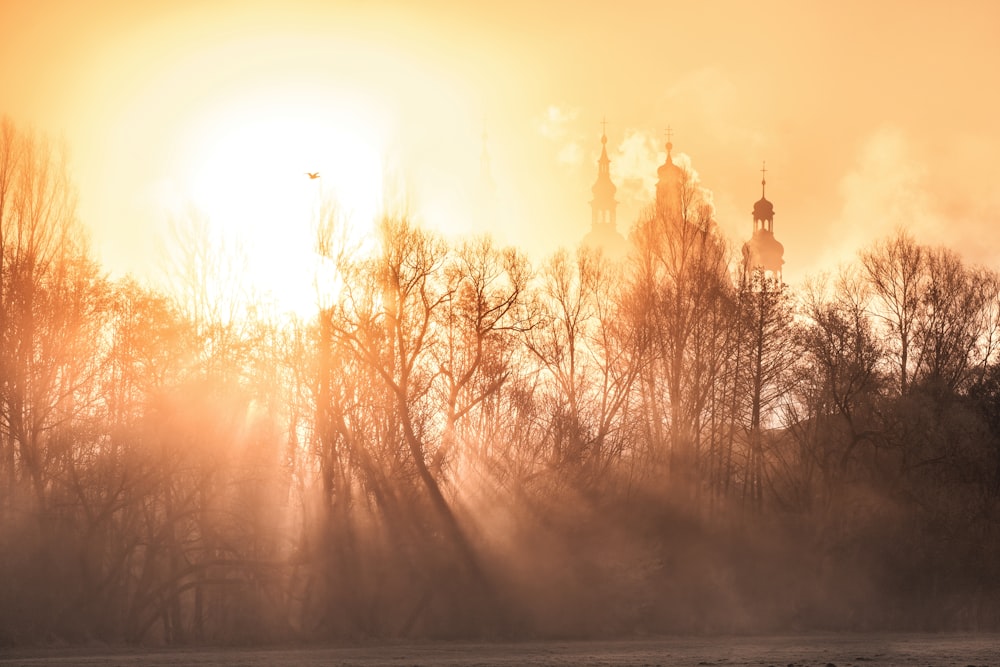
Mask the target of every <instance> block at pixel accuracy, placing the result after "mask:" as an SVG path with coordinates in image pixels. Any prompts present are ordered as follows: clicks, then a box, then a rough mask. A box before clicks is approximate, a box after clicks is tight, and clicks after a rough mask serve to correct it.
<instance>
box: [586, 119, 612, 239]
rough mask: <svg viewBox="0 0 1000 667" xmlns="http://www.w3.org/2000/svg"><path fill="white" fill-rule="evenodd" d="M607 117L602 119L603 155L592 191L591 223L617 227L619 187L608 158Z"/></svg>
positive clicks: (599, 160) (598, 164) (598, 163)
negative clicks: (617, 195) (616, 214)
mask: <svg viewBox="0 0 1000 667" xmlns="http://www.w3.org/2000/svg"><path fill="white" fill-rule="evenodd" d="M607 126H608V121H607V119H603V120H601V127H602V129H601V157H600V158H598V160H597V180H596V181H594V186H593V187H592V188H590V191H591V192H592V193H593V194H594V198H593V199H592V200H591V201H590V209H591V225H593V226H595V227H596V226H597V225H609V226H610V227H611V228H612V229H614V227H615V211H616V209H617V207H618V202H617V201H615V193H616V192H617V191H618V188H617V187H615V184H614V183H612V182H611V160H610V159H609V158H608V134H607Z"/></svg>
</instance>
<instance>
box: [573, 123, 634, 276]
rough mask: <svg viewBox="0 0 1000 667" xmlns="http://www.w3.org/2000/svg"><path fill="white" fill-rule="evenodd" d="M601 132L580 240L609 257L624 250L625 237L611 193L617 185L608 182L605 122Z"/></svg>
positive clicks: (609, 171) (625, 248) (608, 164)
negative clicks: (587, 228) (586, 226)
mask: <svg viewBox="0 0 1000 667" xmlns="http://www.w3.org/2000/svg"><path fill="white" fill-rule="evenodd" d="M601 124H602V125H603V126H604V127H603V128H602V132H601V157H600V158H599V159H598V160H597V180H596V181H594V185H593V187H591V188H590V191H591V193H592V194H593V195H594V198H593V199H591V200H590V232H588V233H587V235H586V236H585V237H584V238H583V244H584V245H587V246H591V247H596V248H600V249H602V250H603V251H604V253H605V254H606V255H608V256H609V257H611V258H612V259H619V258H621V257H623V256H624V255H625V254H626V253H627V252H628V241H626V240H625V237H624V236H622V235H621V234H619V233H618V229H617V220H616V215H615V214H616V210H617V208H618V202H617V201H616V200H615V193H616V192H617V191H618V188H617V187H615V184H614V183H612V182H611V160H610V159H609V158H608V135H607V122H606V121H601Z"/></svg>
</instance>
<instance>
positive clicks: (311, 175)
mask: <svg viewBox="0 0 1000 667" xmlns="http://www.w3.org/2000/svg"><path fill="white" fill-rule="evenodd" d="M306 176H308V177H309V179H310V180H313V179H316V178H319V172H318V171H307V172H306Z"/></svg>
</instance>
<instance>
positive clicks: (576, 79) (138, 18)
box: [0, 0, 1000, 282]
mask: <svg viewBox="0 0 1000 667" xmlns="http://www.w3.org/2000/svg"><path fill="white" fill-rule="evenodd" d="M998 26H1000V3H996V2H981V3H973V2H948V3H944V2H931V3H921V2H913V1H905V2H856V3H855V2H838V3H832V2H776V3H775V2H683V3H675V2H664V1H662V0H661V1H656V2H648V3H644V2H627V1H626V2H617V3H590V2H579V1H575V2H512V1H504V2H487V1H485V0H484V1H479V2H458V1H456V2H421V1H417V0H410V1H406V2H398V3H386V2H372V3H369V2H365V3H361V2H339V3H338V2H329V1H322V2H292V1H285V2H280V3H278V2H270V3H264V2H225V3H210V2H192V3H184V2H176V1H173V2H158V1H154V0H146V1H143V2H131V1H127V2H103V1H102V2H98V1H87V0H80V1H72V2H70V1H67V2H54V1H39V2H14V1H11V0H0V113H6V114H9V115H10V116H12V117H13V119H14V120H15V121H16V122H18V124H25V125H26V124H32V125H34V126H35V127H36V128H38V129H40V130H44V131H45V132H47V133H49V134H51V135H54V136H56V137H64V138H65V140H66V142H67V144H68V146H69V148H70V153H71V160H72V165H73V170H74V173H75V176H76V182H77V184H78V186H79V189H80V203H81V208H80V210H81V215H82V217H83V219H84V221H85V222H86V224H87V225H88V226H89V227H90V229H91V230H92V232H93V242H94V249H95V251H96V252H97V253H98V256H99V257H100V258H101V259H102V261H103V262H104V263H105V265H106V266H107V267H108V269H109V270H111V271H113V272H115V273H120V272H124V271H133V272H136V273H138V274H140V275H141V274H143V273H144V272H148V271H149V267H150V266H151V265H152V264H154V263H155V254H156V239H157V238H159V236H160V235H162V227H163V222H162V221H163V218H164V209H165V208H166V207H169V206H170V205H172V202H176V201H179V200H183V199H185V198H191V199H197V198H198V197H199V196H202V197H216V198H217V202H216V203H218V201H223V202H224V201H237V200H240V199H242V200H243V202H244V203H243V205H242V206H243V208H242V209H239V212H238V214H234V215H237V217H239V218H240V219H242V220H245V221H246V225H247V226H248V227H249V228H252V230H253V234H255V235H257V236H258V237H266V236H267V235H269V234H271V233H272V231H274V230H281V231H279V232H277V233H276V238H280V239H284V242H283V245H282V244H278V243H276V244H275V246H274V252H275V253H279V254H280V253H285V254H291V255H294V253H295V252H296V251H295V249H294V248H295V246H296V244H297V243H299V242H301V243H306V240H304V239H305V236H304V235H303V234H300V233H293V232H292V231H290V226H294V224H295V223H294V222H293V219H294V218H295V214H294V211H296V210H299V209H301V208H302V207H304V206H305V207H308V206H309V205H310V204H309V203H310V202H311V201H313V199H314V198H315V192H316V191H315V190H310V189H309V188H310V187H312V186H311V185H310V183H309V181H308V179H306V177H305V176H304V175H303V173H304V172H305V171H312V170H316V169H320V170H322V171H323V172H324V174H325V180H324V182H323V183H324V184H323V187H325V188H331V189H339V190H340V191H342V192H347V191H350V192H352V193H354V194H353V195H345V196H344V199H345V200H347V201H348V202H349V203H350V204H351V206H352V208H353V209H355V211H356V212H357V211H361V212H362V213H363V212H364V211H365V210H366V209H365V206H366V204H365V202H366V201H368V200H370V199H371V198H373V197H375V196H377V193H378V188H379V187H380V183H377V182H376V181H378V176H377V174H378V173H380V172H381V171H384V170H388V171H390V172H392V173H395V174H398V176H399V178H400V180H401V181H404V182H405V183H406V184H407V192H408V193H409V195H410V196H411V198H412V202H413V207H414V209H415V210H416V211H417V213H418V215H419V216H420V217H421V218H422V219H424V220H426V221H427V222H428V223H429V224H433V225H437V226H439V227H441V228H442V229H444V230H445V231H447V232H449V233H465V232H469V233H476V232H480V231H492V232H493V233H494V234H496V235H497V236H499V237H500V238H501V239H502V240H504V241H507V242H515V243H518V244H520V245H522V246H524V247H527V248H529V249H530V250H532V251H533V252H534V253H536V255H539V254H542V253H546V252H549V251H550V250H553V249H554V248H556V247H557V246H559V245H575V244H576V243H577V242H578V241H579V240H580V239H581V238H582V237H583V235H584V234H585V233H586V232H587V231H588V229H589V224H590V211H589V206H588V201H589V199H590V186H591V184H592V183H593V181H594V178H595V176H596V159H597V156H598V154H599V151H600V142H599V138H600V131H601V126H600V120H601V118H602V116H607V119H608V127H607V132H608V137H609V142H608V147H609V149H612V150H610V151H609V152H610V156H611V160H612V164H611V171H612V178H613V180H614V181H615V182H616V184H617V185H618V187H619V197H618V198H619V201H620V202H621V206H620V207H619V218H618V219H619V228H620V229H621V230H622V231H623V232H624V231H627V227H628V225H629V224H630V223H631V222H632V221H633V220H634V218H635V215H636V213H637V212H638V210H639V207H640V206H641V205H642V204H643V203H645V202H646V201H648V200H649V198H650V197H651V188H652V185H653V182H654V179H655V173H656V171H655V170H656V166H657V165H658V164H659V163H661V162H662V161H663V141H664V139H663V136H664V129H665V128H666V126H667V125H668V124H669V125H670V126H672V127H673V128H674V132H675V134H674V144H675V151H678V152H682V153H684V154H686V155H688V156H690V158H691V160H692V163H693V165H694V167H695V169H696V170H697V171H698V173H699V174H700V177H701V180H702V183H703V184H704V185H705V186H707V187H708V188H710V189H711V190H712V191H713V192H714V196H715V204H716V209H717V217H718V220H719V223H720V224H721V226H722V227H723V229H725V230H726V231H727V232H728V233H729V235H730V236H731V237H732V238H733V239H734V240H735V241H739V242H742V241H743V240H744V239H745V238H746V237H747V236H749V232H750V229H751V221H750V210H751V208H752V205H753V202H754V201H755V200H756V199H757V198H759V196H760V184H759V182H760V173H759V169H760V164H761V161H762V160H766V161H767V167H768V174H767V177H768V198H769V199H771V200H772V201H773V202H774V204H775V210H776V217H775V233H776V236H777V237H778V239H779V240H781V241H782V242H783V243H784V245H785V248H786V252H785V260H786V271H785V276H786V279H789V280H791V281H793V282H794V281H796V280H798V279H800V278H802V277H804V276H805V275H807V274H809V273H811V272H813V271H815V270H817V269H820V268H826V267H828V266H830V265H831V264H832V263H833V262H835V261H836V260H839V259H841V258H845V257H847V256H849V255H850V254H852V253H853V252H854V251H855V250H856V249H857V248H858V247H859V246H860V245H861V244H863V243H865V242H867V241H868V240H870V239H872V238H875V237H877V236H880V235H882V234H885V233H888V232H889V231H891V230H892V229H893V228H894V227H895V226H897V225H900V224H906V225H910V226H911V227H912V228H913V230H914V231H915V233H916V234H917V236H918V238H919V239H921V240H923V241H927V242H932V243H937V242H945V243H948V244H949V245H951V246H953V247H955V248H956V249H958V250H960V251H961V252H962V253H963V254H965V256H966V257H968V258H969V259H970V260H973V261H981V262H989V263H991V264H992V265H993V266H994V267H997V268H1000V235H998V234H997V232H996V231H995V230H996V227H997V223H998V222H1000V188H997V187H996V186H995V184H994V181H995V180H996V178H997V175H998V174H997V171H998V170H997V169H996V167H995V165H996V162H997V155H998V153H1000V85H998V72H1000V39H998ZM484 118H485V123H486V126H487V128H488V132H489V139H488V146H489V152H490V156H491V161H492V168H493V174H494V178H495V181H496V192H497V202H498V203H497V210H496V215H495V216H494V218H493V222H490V220H489V218H490V216H486V215H483V214H482V213H481V211H480V210H479V209H480V207H479V205H478V201H479V200H478V198H477V196H476V192H477V186H478V181H479V168H480V152H481V133H482V130H483V124H484ZM257 142H259V143H257ZM220 156H223V157H220ZM224 156H231V157H232V158H233V160H234V162H232V163H225V164H223V163H220V162H219V161H220V160H223V162H225V160H224ZM213 161H214V162H213ZM213 164H214V165H215V166H213ZM233 164H236V165H237V166H238V168H236V167H233ZM213 169H214V171H213ZM220 174H221V175H220ZM223 175H224V176H223ZM299 179H301V180H299ZM352 179H353V180H352ZM216 184H217V187H216ZM206 188H207V189H208V190H209V191H210V192H211V194H210V195H204V194H202V195H199V194H198V192H199V189H201V191H205V189H206ZM263 193H271V195H270V196H271V197H272V199H270V200H268V199H267V196H265V194H263ZM275 193H278V194H280V197H281V199H279V201H284V200H285V199H287V200H288V208H287V212H286V211H285V210H284V209H283V208H282V206H280V205H278V204H275V203H274V202H275V200H274V199H273V197H275V196H277V195H276V194H275ZM372 193H374V194H372ZM352 197H353V198H352ZM255 216H256V217H255ZM272 219H273V222H272ZM229 224H239V223H232V222H231V223H229ZM488 228H489V229H488ZM297 234H298V235H297ZM297 239H302V240H301V241H300V240H297Z"/></svg>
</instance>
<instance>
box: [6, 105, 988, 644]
mask: <svg viewBox="0 0 1000 667" xmlns="http://www.w3.org/2000/svg"><path fill="white" fill-rule="evenodd" d="M632 136H633V139H632V140H630V141H628V142H626V144H634V145H635V146H636V150H638V151H639V153H640V157H637V158H636V160H635V162H634V165H641V164H642V159H641V152H642V151H644V150H646V147H647V146H648V141H647V140H646V139H644V138H642V137H641V136H639V135H632ZM887 141H889V145H890V148H891V147H892V146H893V145H894V144H892V141H891V138H890V140H887ZM60 151H61V149H60V147H59V145H58V144H55V143H52V142H49V141H48V140H47V139H46V138H45V137H44V136H42V135H40V134H38V133H35V132H33V131H30V130H26V129H23V128H19V127H18V126H16V125H15V124H14V123H13V122H12V121H10V120H4V121H3V123H2V125H0V232H2V237H0V245H2V260H3V264H2V267H0V268H2V271H0V336H2V340H3V345H2V347H0V571H2V572H3V576H2V578H0V646H8V647H9V646H37V645H48V644H52V643H70V644H88V643H93V642H100V643H105V644H141V645H161V644H162V645H186V644H205V643H214V644H227V645H228V644H255V645H256V644H261V643H282V644H289V643H295V642H324V641H358V640H368V639H376V640H385V639H393V640H398V639H455V638H463V639H495V640H523V639H555V638H558V639H568V638H573V639H610V638H642V637H661V636H667V635H679V634H685V635H688V634H693V635H722V634H725V635H734V634H735V635H745V634H782V633H785V634H787V633H799V632H816V631H824V632H825V631H838V632H874V631H903V630H905V631H959V630H961V631H983V630H993V631H996V630H1000V590H998V587H1000V576H998V575H1000V571H998V568H1000V558H998V556H1000V365H998V359H997V331H998V329H1000V276H998V274H997V273H996V272H995V271H994V270H993V269H991V268H987V267H983V266H979V265H976V264H974V263H971V262H969V261H967V260H966V259H964V258H963V257H962V256H961V255H959V254H958V253H956V252H954V251H952V250H949V249H947V248H945V247H943V246H940V245H936V244H931V243H926V242H924V241H922V240H921V239H920V238H919V237H918V236H915V235H912V234H911V233H910V232H908V231H907V230H905V229H903V228H897V229H895V230H892V231H889V232H888V233H887V234H885V235H883V236H881V237H878V238H875V239H873V240H872V241H871V242H869V243H867V244H865V245H863V246H861V247H859V248H857V249H856V251H855V252H856V254H855V258H854V259H853V260H852V261H851V262H850V263H849V264H846V265H844V266H843V267H842V269H841V270H840V271H839V272H838V273H835V274H830V275H826V276H817V277H815V278H814V279H812V280H810V281H808V282H805V283H803V284H802V285H799V286H791V285H788V284H786V283H784V282H783V281H782V279H781V271H780V264H777V265H774V264H770V265H768V266H766V267H765V266H764V265H755V264H754V263H753V262H754V261H755V260H754V258H755V257H756V255H754V252H756V251H751V250H748V251H747V252H735V251H734V250H733V248H734V247H735V245H736V242H737V241H738V240H736V239H730V238H727V237H726V236H725V235H724V233H723V231H722V230H721V228H720V226H719V225H718V224H717V222H716V220H715V217H716V215H717V212H716V209H715V206H714V201H715V197H714V194H713V193H712V192H711V191H710V190H709V189H708V188H707V187H706V185H705V184H704V183H703V182H702V180H701V179H700V178H699V177H698V175H697V174H696V173H695V172H694V170H693V168H692V166H691V159H690V158H689V157H687V156H683V157H682V158H679V159H678V160H677V163H676V164H675V163H672V162H669V161H668V162H667V163H666V165H665V166H664V167H663V168H662V170H661V172H660V180H659V181H657V183H656V188H655V194H654V193H653V192H650V198H651V200H650V201H649V202H648V204H647V205H646V206H645V207H644V208H643V209H642V211H641V212H639V213H638V214H637V215H636V217H635V218H634V219H633V220H632V221H631V223H630V224H629V240H630V245H629V247H630V250H629V252H628V253H627V254H626V255H625V256H623V257H622V258H621V259H618V260H615V259H612V258H610V257H608V256H606V255H605V254H604V253H603V252H602V251H601V250H600V249H595V248H588V247H580V248H578V249H576V250H572V251H570V250H560V251H558V252H556V253H553V254H551V255H550V256H548V257H547V258H545V259H544V260H541V261H539V262H535V263H532V262H531V261H529V259H528V256H527V255H526V253H525V252H524V251H522V250H520V249H518V248H515V247H506V246H501V245H499V244H498V243H497V242H495V241H494V240H492V239H491V238H489V237H487V236H480V237H475V238H466V239H457V240H456V239H450V240H445V239H444V238H443V237H441V236H440V235H439V234H438V233H437V232H435V231H433V230H431V229H429V228H427V227H424V226H420V225H417V224H415V223H414V222H413V221H412V220H410V219H409V218H408V217H407V215H406V213H405V211H404V212H402V213H399V214H386V215H384V216H383V217H382V218H380V219H379V220H377V221H376V225H375V227H376V229H377V233H376V238H377V244H375V247H374V248H373V249H368V250H366V251H365V252H358V251H357V248H356V247H353V246H351V245H349V244H347V243H346V242H345V241H344V239H348V238H350V233H349V230H346V229H345V228H344V225H345V224H346V223H345V221H344V219H343V217H342V216H341V215H340V214H339V213H338V210H337V208H336V206H332V205H331V206H323V207H319V208H317V210H316V212H315V215H316V216H318V219H316V220H314V221H313V222H314V224H313V230H314V232H315V233H316V235H317V238H316V239H315V242H314V244H310V247H307V248H303V249H302V253H303V256H310V257H312V256H314V255H317V254H318V255H319V256H320V258H321V259H322V260H323V261H324V262H325V265H324V266H325V267H326V273H324V275H323V278H322V280H323V281H325V283H324V284H325V288H326V289H325V290H324V285H317V286H316V288H317V290H318V291H317V303H320V304H321V307H320V306H317V308H316V309H315V310H314V311H313V312H312V313H311V314H299V315H278V314H277V313H275V311H274V310H272V309H269V308H265V307H258V305H259V304H256V303H255V302H254V300H253V298H252V297H253V295H252V293H251V292H249V291H247V289H246V286H245V283H244V282H243V280H244V278H243V277H241V273H240V271H241V268H240V267H241V266H242V265H241V264H240V262H239V257H238V253H232V252H230V251H227V250H226V249H225V246H222V245H218V244H216V243H215V242H214V241H213V239H212V236H211V235H210V234H208V233H200V232H199V230H202V231H204V230H203V228H202V227H200V226H199V225H201V224H202V223H203V222H204V221H201V220H200V219H194V220H190V221H187V222H188V224H183V221H182V222H181V223H179V224H178V234H179V236H178V242H177V243H176V244H175V246H174V247H173V254H172V255H171V256H170V258H168V259H166V260H164V261H165V262H167V263H168V264H169V265H170V267H171V273H170V276H171V278H170V286H169V288H168V287H164V288H162V289H160V288H153V287H149V286H146V285H142V284H139V283H137V282H136V281H135V280H133V279H131V278H124V279H112V278H109V277H107V276H106V275H105V274H104V273H103V272H102V270H101V268H100V267H99V266H98V264H97V263H96V262H95V261H94V260H93V259H92V258H91V257H90V254H89V253H90V250H89V245H88V243H87V240H86V234H85V233H84V231H83V228H82V226H81V223H80V221H79V218H78V216H77V213H76V208H75V201H76V200H75V196H74V193H75V190H74V186H73V183H72V181H71V179H70V178H69V175H68V172H67V170H66V167H65V161H64V160H63V159H62V157H63V156H62V153H61V152H60ZM889 152H890V154H894V153H892V151H889ZM669 159H672V158H668V160H669ZM671 165H672V166H671ZM637 178H638V177H637ZM852 183H853V181H852ZM852 187H853V186H852ZM641 191H642V190H640V189H636V191H635V192H634V193H633V196H639V193H640V192H641ZM192 215H194V214H192ZM755 247H756V246H755ZM320 293H323V294H324V296H323V299H322V300H319V294H320Z"/></svg>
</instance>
